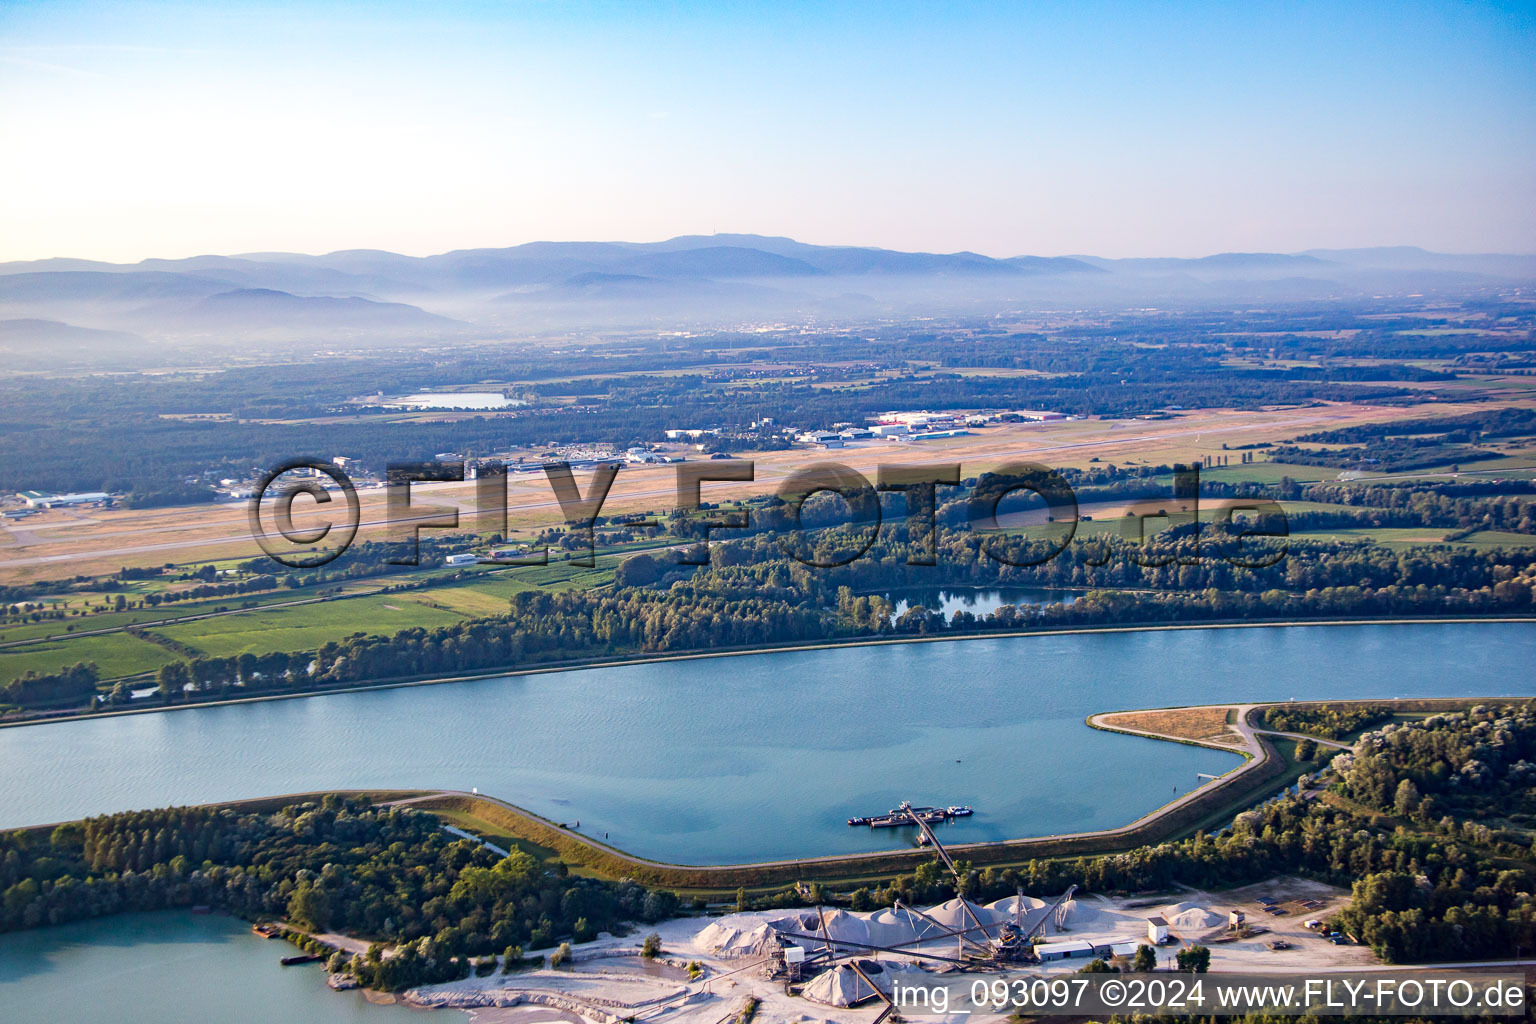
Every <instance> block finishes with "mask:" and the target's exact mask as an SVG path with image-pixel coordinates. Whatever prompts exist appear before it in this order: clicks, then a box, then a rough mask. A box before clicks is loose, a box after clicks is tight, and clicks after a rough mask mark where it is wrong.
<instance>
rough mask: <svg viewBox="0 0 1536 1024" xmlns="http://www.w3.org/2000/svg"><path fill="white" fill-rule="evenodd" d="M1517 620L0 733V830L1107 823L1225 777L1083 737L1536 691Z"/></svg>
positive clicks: (633, 671)
mask: <svg viewBox="0 0 1536 1024" xmlns="http://www.w3.org/2000/svg"><path fill="white" fill-rule="evenodd" d="M1533 655H1536V624H1528V623H1507V624H1506V623H1456V624H1449V625H1431V624H1425V625H1412V626H1340V627H1305V628H1302V627H1291V628H1273V629H1228V630H1192V631H1176V632H1136V633H1119V634H1080V635H1075V636H1036V637H1019V638H997V639H987V640H967V641H960V642H949V643H929V644H901V645H890V646H883V647H860V648H843V649H838V650H827V651H806V652H798V653H789V652H785V653H774V654H759V655H751V656H744V657H733V658H722V659H705V660H698V661H684V662H669V663H653V664H647V665H635V666H625V667H618V668H606V669H589V670H583V671H578V672H564V673H554V674H549V675H536V676H515V675H514V676H505V677H498V678H495V679H485V680H479V681H475V682H467V683H453V684H447V685H441V686H425V687H410V688H404V689H396V690H382V691H376V692H372V693H350V694H334V695H329V696H324V697H314V698H308V699H303V700H289V701H275V702H270V703H265V704H252V705H244V706H232V707H224V708H199V709H195V710H189V711H176V712H172V713H167V714H150V715H138V716H131V717H128V718H120V719H107V720H98V721H81V722H61V723H53V724H48V725H39V726H29V727H26V728H18V729H3V730H0V779H4V780H5V784H4V785H3V786H0V828H4V827H11V826H16V825H23V824H34V823H40V822H52V821H59V820H63V819H70V818H77V817H81V816H83V815H89V814H100V813H103V812H106V811H114V810H124V809H129V808H137V807H155V806H162V805H167V804H176V803H193V802H202V801H211V800H227V799H234V798H239V797H254V796H265V795H270V794H275V793H285V792H297V791H303V790H314V789H323V788H325V787H337V788H359V787H406V788H429V787H445V788H455V789H465V790H467V789H470V788H471V787H478V788H479V790H480V791H481V792H482V793H489V794H493V795H495V796H499V797H502V798H504V799H507V800H510V801H512V802H513V803H516V804H519V805H521V806H524V807H527V808H529V809H531V810H533V811H536V812H538V813H540V814H543V815H546V816H548V817H551V818H553V819H555V820H557V821H565V822H576V821H580V823H581V831H582V832H585V833H587V834H589V835H597V836H599V837H601V836H603V835H604V833H607V834H608V835H609V839H610V841H611V842H613V843H614V844H615V845H617V846H619V847H621V848H623V849H626V850H630V851H632V852H635V853H638V854H643V855H646V856H651V857H656V858H659V859H663V860H669V861H676V862H684V863H724V862H731V861H741V860H752V859H761V858H777V857H797V856H809V855H816V854H826V853H839V852H853V851H859V850H870V849H882V848H889V847H893V846H899V845H905V844H907V843H910V841H911V840H910V836H907V835H903V834H901V833H899V832H897V831H895V830H883V831H880V832H871V831H870V830H869V829H867V828H859V829H854V828H849V827H848V826H847V825H846V824H845V823H844V822H845V820H846V819H847V818H848V817H850V816H853V815H855V814H869V813H872V812H880V811H884V810H887V809H888V808H890V807H894V806H895V805H896V804H897V803H898V802H899V801H900V800H902V799H909V800H912V801H913V802H914V803H918V804H954V803H967V804H972V805H974V806H975V807H976V809H977V812H978V813H977V815H976V817H974V818H971V819H968V820H967V821H965V822H963V823H956V824H954V825H952V826H949V827H948V831H947V833H946V835H947V837H949V838H952V839H954V840H955V841H966V840H985V839H1002V838H1011V837H1019V836H1035V835H1050V834H1055V833H1061V832H1070V831H1078V830H1082V829H1093V828H1104V827H1110V826H1115V825H1121V824H1124V823H1126V822H1129V821H1131V820H1133V819H1134V818H1136V817H1137V816H1139V815H1141V814H1143V813H1145V812H1147V811H1150V810H1152V809H1154V808H1156V807H1158V806H1160V805H1162V804H1163V803H1164V802H1166V801H1167V800H1168V799H1169V798H1170V797H1172V796H1173V795H1174V794H1175V793H1176V792H1178V793H1182V792H1185V791H1187V790H1188V789H1190V788H1191V787H1193V786H1194V785H1195V783H1196V779H1195V774H1196V773H1197V772H1210V773H1216V772H1221V771H1225V770H1227V769H1229V768H1231V767H1233V766H1235V765H1236V764H1237V763H1239V762H1238V758H1237V757H1236V755H1232V754H1227V753H1223V752H1221V751H1217V750H1207V749H1203V748H1197V747H1190V746H1184V745H1180V744H1173V743H1162V742H1158V741H1155V740H1148V739H1139V738H1135V737H1129V736H1121V735H1117V734H1113V733H1104V732H1099V731H1097V730H1093V729H1089V728H1088V727H1087V726H1085V725H1084V724H1083V719H1084V718H1085V717H1086V716H1087V715H1089V714H1090V713H1092V712H1095V711H1105V710H1116V709H1128V708H1142V707H1160V706H1168V705H1178V704H1195V703H1206V702H1211V701H1217V700H1257V699H1263V700H1285V699H1287V698H1292V697H1297V698H1326V697H1333V698H1343V697H1393V696H1454V695H1481V694H1525V695H1533V694H1536V673H1533V672H1531V670H1530V666H1531V664H1532V660H1533Z"/></svg>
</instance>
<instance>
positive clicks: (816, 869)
mask: <svg viewBox="0 0 1536 1024" xmlns="http://www.w3.org/2000/svg"><path fill="white" fill-rule="evenodd" d="M1497 701H1526V702H1532V701H1536V698H1532V697H1528V696H1508V695H1506V696H1497V695H1493V696H1490V695H1486V694H1485V695H1479V696H1471V697H1404V698H1346V699H1343V700H1340V701H1338V702H1333V701H1299V702H1292V701H1259V702H1238V703H1225V704H1196V705H1181V706H1179V707H1177V708H1157V709H1132V710H1124V709H1122V710H1119V711H1100V712H1095V713H1093V714H1091V715H1089V716H1088V717H1087V719H1085V721H1084V724H1085V725H1087V726H1088V727H1090V728H1093V729H1098V730H1101V731H1104V732H1113V733H1120V734H1122V735H1127V736H1137V737H1140V738H1144V739H1151V740H1155V741H1158V742H1166V743H1183V744H1190V745H1194V746H1202V747H1208V748H1210V749H1213V750H1222V751H1225V752H1226V753H1229V754H1234V755H1236V756H1238V757H1241V758H1242V763H1241V764H1237V765H1234V766H1233V767H1232V768H1231V769H1229V770H1228V771H1226V772H1223V773H1222V774H1221V775H1219V776H1217V777H1216V778H1215V779H1213V780H1211V781H1210V782H1208V783H1207V784H1205V785H1203V786H1200V787H1199V788H1197V789H1194V790H1191V791H1189V792H1188V793H1184V794H1181V795H1180V796H1178V797H1175V798H1174V799H1172V800H1169V801H1167V802H1166V803H1164V804H1162V805H1160V806H1158V807H1156V808H1153V809H1152V810H1149V811H1147V812H1145V813H1143V814H1141V815H1139V816H1138V817H1136V818H1135V819H1133V820H1131V821H1129V822H1127V823H1125V824H1123V825H1118V826H1114V827H1111V828H1105V829H1094V830H1090V831H1084V832H1065V833H1057V834H1052V835H1044V836H1026V837H1020V838H1014V839H997V840H989V841H982V842H974V843H953V844H947V845H946V848H947V849H949V850H951V851H953V852H957V853H958V852H963V853H965V854H967V855H969V857H970V859H972V861H973V862H974V863H976V864H978V865H980V864H1014V863H1023V862H1024V861H1026V860H1029V859H1033V858H1037V857H1045V858H1056V857H1063V856H1101V855H1109V854H1114V853H1118V852H1123V851H1124V850H1126V849H1133V848H1136V847H1138V846H1145V845H1153V844H1155V843H1158V842H1166V841H1169V840H1170V839H1171V838H1173V837H1174V836H1175V835H1176V834H1177V833H1178V832H1179V831H1180V830H1181V829H1183V828H1185V827H1187V826H1188V822H1185V821H1182V820H1180V819H1182V818H1184V817H1187V812H1189V811H1190V810H1191V809H1193V810H1194V811H1196V812H1204V813H1207V814H1208V813H1211V812H1210V811H1208V810H1205V808H1204V805H1206V804H1211V803H1212V802H1213V801H1216V800H1219V799H1221V797H1222V796H1223V795H1224V791H1227V790H1230V789H1231V788H1232V786H1233V785H1234V784H1236V783H1238V782H1239V781H1240V780H1242V779H1244V778H1245V777H1249V776H1252V775H1259V776H1262V777H1261V778H1259V779H1257V780H1256V785H1262V784H1264V783H1266V782H1269V781H1270V780H1271V779H1273V778H1275V777H1277V775H1276V773H1275V771H1274V767H1275V765H1276V763H1277V762H1279V768H1280V772H1279V774H1284V771H1285V763H1284V758H1283V757H1282V755H1281V754H1280V753H1279V752H1278V751H1277V750H1276V749H1275V748H1274V746H1273V743H1272V742H1271V741H1272V739H1274V738H1285V737H1287V736H1289V734H1284V733H1275V732H1272V731H1269V730H1265V729H1262V728H1259V727H1257V726H1255V725H1253V724H1252V721H1251V716H1253V715H1254V714H1255V713H1257V712H1261V711H1263V710H1265V709H1267V708H1270V707H1279V706H1288V705H1290V704H1292V703H1295V704H1300V705H1311V704H1319V703H1323V704H1332V703H1370V704H1388V705H1391V706H1393V707H1400V708H1403V709H1405V710H1411V709H1415V706H1424V705H1435V706H1440V705H1443V706H1445V707H1446V708H1452V707H1460V706H1471V705H1473V704H1478V703H1485V702H1497ZM1203 708H1224V709H1228V710H1234V711H1236V712H1237V714H1236V721H1234V722H1233V723H1231V725H1232V727H1233V729H1234V731H1235V732H1236V734H1237V735H1238V736H1239V737H1240V738H1241V739H1242V740H1243V741H1244V742H1243V744H1242V745H1241V746H1236V747H1234V746H1230V745H1223V744H1219V743H1208V742H1203V741H1201V740H1196V739H1189V738H1186V737H1179V736H1173V735H1166V734H1162V733H1157V732H1152V731H1147V730H1142V729H1135V728H1129V727H1125V726H1119V725H1109V724H1105V723H1103V722H1102V721H1101V720H1102V719H1103V718H1104V717H1106V716H1112V715H1118V714H1128V713H1134V712H1135V711H1143V710H1193V709H1203ZM1266 767H1267V768H1268V770H1267V771H1266ZM329 795H338V796H352V797H360V798H362V799H365V800H367V801H369V802H370V803H373V804H375V805H378V806H396V807H407V808H416V809H420V810H424V811H427V812H429V813H430V812H433V811H448V812H453V811H465V809H466V808H468V809H471V810H472V811H473V812H474V813H475V814H476V816H478V817H482V818H483V819H484V820H485V821H486V823H487V824H491V825H495V826H499V827H503V828H507V829H508V830H509V832H510V833H511V834H512V835H513V836H514V837H515V838H518V839H523V840H526V841H529V842H533V843H535V844H537V845H541V846H545V847H547V848H551V849H553V850H554V853H555V855H556V856H558V857H559V858H560V859H561V860H563V861H565V862H566V863H568V864H570V865H572V866H583V867H588V868H590V869H593V870H594V871H596V872H597V873H598V874H599V875H603V876H608V875H611V876H612V877H630V878H633V879H634V880H635V881H637V882H641V883H642V884H646V885H653V886H662V887H669V888H683V889H708V888H713V887H725V888H735V887H737V886H745V887H748V888H762V887H765V886H767V887H771V886H774V885H778V884H785V883H788V882H794V881H808V880H823V881H826V880H847V879H853V878H865V877H884V876H888V875H890V874H893V873H896V872H899V871H904V870H911V869H912V868H914V867H915V866H916V865H917V864H919V863H921V862H923V861H924V860H925V859H926V858H929V857H931V856H932V854H931V851H927V850H924V849H922V848H913V849H905V850H871V851H865V852H856V853H837V854H822V855H812V856H807V857H795V858H779V859H773V860H763V861H742V862H733V863H726V864H679V863H673V862H668V861H661V860H654V859H652V858H649V857H644V856H641V855H638V854H634V853H629V852H627V851H625V850H622V849H620V848H618V847H616V846H613V845H611V844H609V843H605V842H603V841H601V840H598V839H595V838H592V837H590V836H587V835H584V834H582V833H579V832H575V831H573V830H571V829H569V828H567V827H564V826H563V825H561V824H560V823H557V822H555V821H553V820H551V819H548V818H545V817H543V816H542V815H539V814H536V813H535V812H533V811H529V810H527V809H525V808H522V807H519V806H518V805H516V804H514V803H512V802H510V801H508V800H505V799H502V798H500V797H496V796H491V795H489V794H485V793H477V792H464V791H462V790H443V789H429V790H409V789H393V790H391V789H384V790H379V789H341V790H313V791H307V792H297V793H286V794H279V795H275V796H259V797H248V798H242V799H235V800H221V801H214V802H211V803H205V804H194V805H190V806H196V807H215V808H220V807H229V808H235V809H239V810H246V811H254V810H267V809H276V808H278V807H282V806H286V805H289V804H294V803H303V802H306V801H311V800H319V799H320V798H322V797H324V796H329ZM1241 795H1242V796H1243V798H1244V799H1247V798H1248V797H1249V796H1252V795H1253V794H1251V793H1245V794H1241ZM1180 812H1186V813H1185V814H1181V813H1180ZM487 814H489V815H492V816H494V817H495V818H500V819H501V820H493V818H491V817H486V815H487ZM1167 819H1174V820H1172V821H1171V822H1170V821H1168V820H1167ZM1194 820H1196V821H1198V820H1199V819H1198V818H1195V819H1194ZM71 823H72V822H69V821H64V822H48V823H42V824H33V825H21V826H14V827H13V828H12V829H11V830H13V831H20V832H39V831H52V830H53V829H55V828H57V827H58V826H59V825H63V824H71ZM1159 826H1163V827H1162V828H1161V829H1159ZM1138 833H1152V834H1150V835H1138ZM1119 840H1130V844H1129V845H1128V846H1127V845H1126V844H1124V843H1120V842H1118V841H1119ZM850 869H851V870H850ZM861 869H866V870H867V871H868V872H869V874H867V875H860V874H858V872H859V871H860V870H861Z"/></svg>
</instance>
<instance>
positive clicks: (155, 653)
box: [0, 633, 179, 683]
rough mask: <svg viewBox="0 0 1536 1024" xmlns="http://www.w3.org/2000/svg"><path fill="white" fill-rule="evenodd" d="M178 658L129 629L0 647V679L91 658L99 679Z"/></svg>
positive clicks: (52, 669)
mask: <svg viewBox="0 0 1536 1024" xmlns="http://www.w3.org/2000/svg"><path fill="white" fill-rule="evenodd" d="M178 658H179V655H177V654H176V653H175V652H174V651H170V650H167V649H166V648H164V647H161V646H159V645H158V644H154V643H150V642H149V641H147V640H141V639H139V638H138V637H136V636H133V635H132V634H130V633H108V634H105V635H103V636H82V637H72V638H70V639H68V640H50V641H48V642H46V643H37V644H27V645H25V646H23V647H13V648H11V649H9V650H4V651H0V683H5V682H8V681H10V680H12V679H15V678H17V677H18V676H23V675H26V674H27V673H28V672H38V673H42V674H47V673H50V672H57V671H58V670H59V669H62V668H65V667H67V666H69V665H74V664H76V663H78V662H82V661H84V662H95V663H96V666H97V668H99V669H100V670H101V676H102V678H103V679H113V678H117V677H120V676H132V675H138V674H139V673H140V672H152V671H154V670H155V669H157V668H159V667H160V666H161V665H166V664H169V663H170V662H173V661H176V660H177V659H178Z"/></svg>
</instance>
